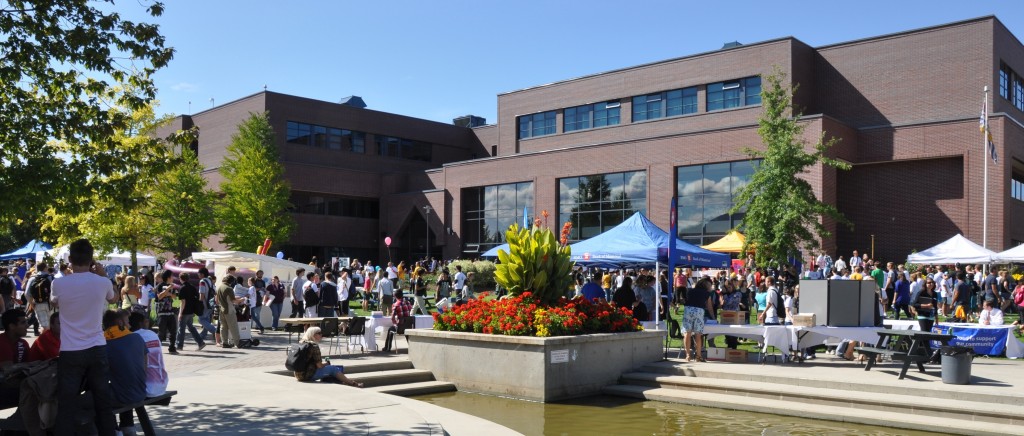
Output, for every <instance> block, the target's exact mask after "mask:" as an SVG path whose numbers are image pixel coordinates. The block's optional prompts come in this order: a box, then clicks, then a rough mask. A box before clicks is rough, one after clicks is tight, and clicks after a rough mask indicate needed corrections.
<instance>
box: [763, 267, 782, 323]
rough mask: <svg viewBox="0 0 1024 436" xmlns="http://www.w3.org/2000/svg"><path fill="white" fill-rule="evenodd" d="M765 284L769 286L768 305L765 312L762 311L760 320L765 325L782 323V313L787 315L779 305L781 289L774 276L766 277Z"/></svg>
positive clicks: (766, 300) (766, 298)
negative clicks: (777, 285)
mask: <svg viewBox="0 0 1024 436" xmlns="http://www.w3.org/2000/svg"><path fill="white" fill-rule="evenodd" d="M764 284H765V286H766V287H767V288H768V292H767V295H766V296H765V302H766V307H765V309H764V312H761V316H760V318H761V319H759V321H761V322H762V323H764V325H780V324H782V322H781V321H782V319H781V318H780V315H782V316H785V313H784V312H783V310H784V309H783V308H782V307H780V306H779V304H778V302H779V300H781V298H779V289H778V288H776V287H775V279H774V278H772V277H765V279H764Z"/></svg>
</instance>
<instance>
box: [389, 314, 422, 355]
mask: <svg viewBox="0 0 1024 436" xmlns="http://www.w3.org/2000/svg"><path fill="white" fill-rule="evenodd" d="M415 328H416V317H415V316H407V317H404V318H402V319H400V320H398V327H396V329H395V330H396V337H395V343H394V344H392V345H394V346H395V354H398V338H397V336H405V331H406V330H412V329H415ZM405 348H409V337H406V338H405Z"/></svg>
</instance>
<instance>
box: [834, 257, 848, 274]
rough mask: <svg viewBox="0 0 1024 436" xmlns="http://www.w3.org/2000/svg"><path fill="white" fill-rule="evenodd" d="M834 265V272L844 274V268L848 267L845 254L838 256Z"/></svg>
mask: <svg viewBox="0 0 1024 436" xmlns="http://www.w3.org/2000/svg"><path fill="white" fill-rule="evenodd" d="M832 266H833V267H834V270H835V271H834V272H836V273H838V274H839V275H842V274H843V270H845V269H846V261H844V260H843V256H838V257H837V258H836V262H835V264H834V265H832Z"/></svg>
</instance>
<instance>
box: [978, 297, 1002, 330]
mask: <svg viewBox="0 0 1024 436" xmlns="http://www.w3.org/2000/svg"><path fill="white" fill-rule="evenodd" d="M983 307H984V309H983V310H982V311H981V315H980V316H978V324H981V325H1003V311H1001V310H999V308H998V307H994V306H993V303H992V302H991V301H990V300H985V303H983Z"/></svg>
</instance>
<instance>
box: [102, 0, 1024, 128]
mask: <svg viewBox="0 0 1024 436" xmlns="http://www.w3.org/2000/svg"><path fill="white" fill-rule="evenodd" d="M116 8H117V9H118V10H119V11H121V12H122V13H123V14H125V15H129V16H133V17H137V16H138V10H139V9H138V7H137V6H136V3H135V2H131V1H121V2H118V3H117V6H116ZM985 15H996V16H997V17H998V18H999V19H1000V20H1001V21H1002V22H1003V24H1005V25H1006V26H1007V27H1008V28H1009V29H1010V31H1011V32H1014V34H1015V35H1017V36H1018V38H1022V39H1024V1H1021V0H1003V1H947V0H931V1H918V0H912V1H906V0H888V1H875V0H861V1H853V2H833V1H822V0H818V1H773V2H755V1H742V0H741V1H731V2H715V1H705V2H689V1H683V0H677V1H633V2H620V1H616V2H612V1H603V0H591V1H558V0H519V1H492V2H488V1H479V0H477V1H465V0H453V1H442V0H436V1H426V0H423V1H411V0H401V1H362V2H353V1H322V0H319V1H289V2H270V1H253V0H249V1H239V0H216V1H207V2H198V1H192V2H186V1H168V2H166V11H165V13H164V15H163V16H161V17H159V18H157V19H156V20H155V22H156V23H157V24H160V26H161V31H162V33H163V34H164V35H165V37H166V38H167V44H168V45H170V46H172V47H174V48H175V49H176V50H177V53H176V55H175V57H174V60H173V61H171V64H170V65H169V66H168V67H167V68H165V69H162V70H160V71H159V72H158V73H157V76H156V82H157V86H158V87H159V93H158V99H159V100H160V108H159V112H160V113H173V114H183V113H196V112H199V111H202V110H205V109H208V108H210V107H211V103H210V99H211V98H212V99H213V101H214V103H216V104H218V105H220V104H223V103H227V102H229V101H232V100H235V99H238V98H241V97H244V96H246V95H249V94H253V93H256V92H259V91H261V90H262V89H263V87H264V85H266V86H267V89H268V90H271V91H276V92H282V93H286V94H293V95H299V96H303V97H309V98H315V99H319V100H326V101H337V100H338V99H340V98H342V97H345V96H349V95H358V96H361V97H363V99H364V100H365V101H366V103H367V105H368V107H369V108H371V109H375V110H380V111H385V112H393V113H398V114H403V115H409V116H414V117H419V118H425V119H429V120H435V121H440V122H445V123H448V122H451V119H452V118H453V117H456V116H460V115H466V114H474V115H479V116H483V117H485V118H487V120H488V122H491V123H493V122H496V121H497V117H496V113H497V94H499V93H502V92H506V91H512V90H516V89H522V88H527V87H531V86H536V85H541V84H545V83H550V82H555V81H559V80H564V79H569V78H573V77H578V76H583V75H587V74H593V73H598V72H602V71H607V70H613V69H618V68H624V67H629V66H633V65H638V64H642V63H647V62H654V61H659V60H664V59H670V58H675V57H680V56H686V55H690V54H694V53H700V52H705V51H710V50H716V49H719V48H721V46H722V44H723V43H725V42H728V41H734V40H736V41H739V42H741V43H752V42H758V41H764V40H768V39H774V38H779V37H784V36H794V37H796V38H797V39H800V40H802V41H804V42H805V43H807V44H810V45H811V46H819V45H825V44H831V43H836V42H842V41H848V40H853V39H859V38H865V37H871V36H876V35H881V34H885V33H893V32H900V31H904V30H910V29H915V28H920V27H927V26H932V25H937V24H943V23H948V22H953V21H959V20H964V19H969V18H974V17H980V16H985ZM190 101H191V106H190V105H189V102H190ZM190 107H191V110H190Z"/></svg>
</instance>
